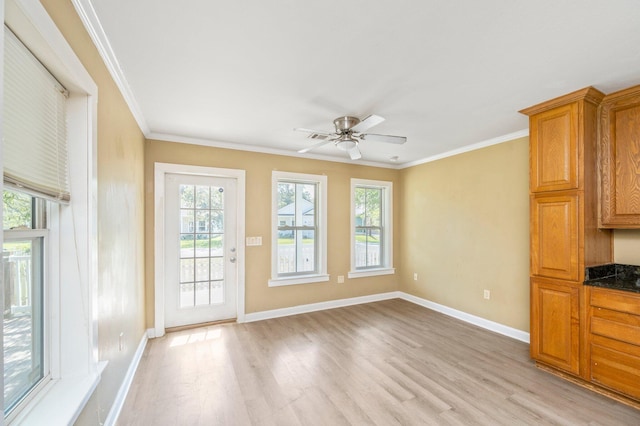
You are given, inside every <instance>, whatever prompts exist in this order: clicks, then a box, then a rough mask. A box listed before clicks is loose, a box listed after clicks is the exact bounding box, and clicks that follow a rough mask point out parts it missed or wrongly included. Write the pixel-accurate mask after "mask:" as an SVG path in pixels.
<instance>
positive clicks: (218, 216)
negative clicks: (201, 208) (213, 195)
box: [209, 210, 224, 232]
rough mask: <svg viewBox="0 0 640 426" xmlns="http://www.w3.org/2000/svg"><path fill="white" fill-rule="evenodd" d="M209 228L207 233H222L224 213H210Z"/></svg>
mask: <svg viewBox="0 0 640 426" xmlns="http://www.w3.org/2000/svg"><path fill="white" fill-rule="evenodd" d="M210 217H211V225H210V226H211V228H210V231H209V232H224V211H222V210H212V211H211V216H210Z"/></svg>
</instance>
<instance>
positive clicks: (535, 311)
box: [530, 278, 582, 375]
mask: <svg viewBox="0 0 640 426" xmlns="http://www.w3.org/2000/svg"><path fill="white" fill-rule="evenodd" d="M581 287H582V286H580V285H576V284H575V283H570V282H563V281H560V280H552V279H545V278H531V345H530V350H531V357H532V358H533V359H535V360H538V361H541V362H544V363H546V364H548V365H551V366H553V367H556V368H558V369H561V370H563V371H566V372H568V373H571V374H575V375H579V374H580V292H581V290H582V288H581Z"/></svg>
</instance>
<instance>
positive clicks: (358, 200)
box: [354, 188, 367, 226]
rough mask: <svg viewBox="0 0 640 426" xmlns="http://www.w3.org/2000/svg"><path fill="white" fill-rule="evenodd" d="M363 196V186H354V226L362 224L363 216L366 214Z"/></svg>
mask: <svg viewBox="0 0 640 426" xmlns="http://www.w3.org/2000/svg"><path fill="white" fill-rule="evenodd" d="M365 196H366V190H365V188H356V189H355V190H354V197H355V200H354V208H355V216H356V226H364V225H365V223H364V221H365V216H366V214H367V211H366V208H365Z"/></svg>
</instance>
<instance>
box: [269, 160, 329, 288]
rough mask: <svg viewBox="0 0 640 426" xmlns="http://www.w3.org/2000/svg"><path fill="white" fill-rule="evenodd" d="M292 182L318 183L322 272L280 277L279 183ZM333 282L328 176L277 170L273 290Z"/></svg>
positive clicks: (273, 193)
mask: <svg viewBox="0 0 640 426" xmlns="http://www.w3.org/2000/svg"><path fill="white" fill-rule="evenodd" d="M280 180H291V181H298V182H310V183H317V184H318V194H317V197H316V199H317V201H318V203H319V205H318V211H317V215H318V218H317V221H318V227H319V228H320V230H319V232H318V236H317V238H318V252H317V253H316V254H315V255H316V256H317V257H318V273H316V274H300V275H298V276H291V275H290V276H287V277H278V181H280ZM324 281H329V274H328V273H327V176H326V175H311V174H304V173H291V172H281V171H273V172H272V174H271V279H270V280H269V287H279V286H286V285H297V284H311V283H318V282H324Z"/></svg>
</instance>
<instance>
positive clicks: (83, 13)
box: [71, 0, 150, 136]
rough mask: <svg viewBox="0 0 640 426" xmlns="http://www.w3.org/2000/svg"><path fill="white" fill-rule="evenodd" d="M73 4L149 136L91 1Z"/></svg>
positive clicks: (135, 115) (112, 75) (132, 112)
mask: <svg viewBox="0 0 640 426" xmlns="http://www.w3.org/2000/svg"><path fill="white" fill-rule="evenodd" d="M71 2H72V3H73V6H74V7H75V9H76V12H77V13H78V15H79V16H80V19H81V20H82V23H83V24H84V27H85V29H86V30H87V32H88V33H89V36H90V37H91V40H93V44H94V45H95V46H96V48H97V49H98V52H99V53H100V56H101V57H102V60H103V61H104V63H105V65H106V67H107V69H108V70H109V73H110V74H111V77H112V78H113V80H114V81H115V83H116V85H117V86H118V89H120V93H122V96H123V97H124V100H125V102H126V103H127V106H128V107H129V110H130V111H131V114H133V117H134V119H135V120H136V122H137V123H138V126H139V127H140V130H141V131H142V133H144V135H145V136H146V135H148V134H149V133H150V129H149V125H148V124H147V122H146V120H145V119H144V116H143V115H142V111H141V110H140V106H139V105H138V102H137V101H136V99H135V97H134V96H133V91H132V90H131V87H130V86H129V83H128V82H127V79H126V78H125V75H124V72H122V68H121V67H120V64H119V63H118V59H117V58H116V55H115V53H114V52H113V49H112V48H111V44H110V43H109V39H108V38H107V35H106V34H105V32H104V29H103V28H102V24H101V23H100V20H99V19H98V15H96V11H95V9H94V8H93V5H92V4H91V1H90V0H71Z"/></svg>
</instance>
